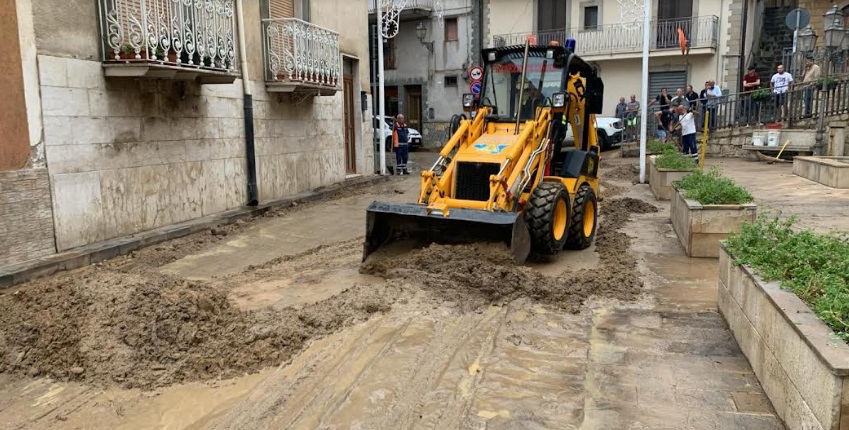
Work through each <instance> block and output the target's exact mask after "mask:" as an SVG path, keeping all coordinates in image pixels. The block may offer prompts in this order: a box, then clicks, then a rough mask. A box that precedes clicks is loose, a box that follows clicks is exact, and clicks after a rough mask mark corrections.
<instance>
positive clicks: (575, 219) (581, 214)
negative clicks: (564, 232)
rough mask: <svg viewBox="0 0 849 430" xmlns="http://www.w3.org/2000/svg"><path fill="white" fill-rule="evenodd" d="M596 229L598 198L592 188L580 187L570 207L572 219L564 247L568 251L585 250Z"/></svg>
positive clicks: (590, 242)
mask: <svg viewBox="0 0 849 430" xmlns="http://www.w3.org/2000/svg"><path fill="white" fill-rule="evenodd" d="M597 228H598V198H597V197H596V195H595V192H594V191H593V189H592V187H590V186H589V185H587V184H584V185H581V187H580V188H578V192H577V193H575V203H574V204H573V205H572V219H571V222H570V223H569V237H568V239H567V240H566V247H567V248H569V249H587V248H589V247H590V245H592V243H593V239H594V238H595V232H596V229H597Z"/></svg>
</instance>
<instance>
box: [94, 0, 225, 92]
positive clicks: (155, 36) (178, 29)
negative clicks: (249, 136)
mask: <svg viewBox="0 0 849 430" xmlns="http://www.w3.org/2000/svg"><path fill="white" fill-rule="evenodd" d="M98 11H99V14H100V16H99V21H100V34H101V43H102V49H101V52H102V53H103V55H102V61H103V68H104V74H105V75H106V76H120V77H134V78H157V79H176V80H197V81H199V82H200V83H202V84H229V83H232V82H233V81H234V80H235V79H236V78H237V77H238V76H239V68H238V67H239V66H238V61H237V60H236V18H235V9H234V4H233V0H218V1H214V2H212V1H204V0H99V1H98Z"/></svg>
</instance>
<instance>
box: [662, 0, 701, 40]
mask: <svg viewBox="0 0 849 430" xmlns="http://www.w3.org/2000/svg"><path fill="white" fill-rule="evenodd" d="M678 28H681V29H682V30H684V34H685V35H686V36H687V40H693V36H694V31H693V30H694V29H695V28H694V26H693V0H659V1H658V3H657V28H656V31H657V48H658V49H668V48H675V47H677V46H678Z"/></svg>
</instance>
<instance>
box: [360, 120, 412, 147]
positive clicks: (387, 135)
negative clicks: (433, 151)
mask: <svg viewBox="0 0 849 430" xmlns="http://www.w3.org/2000/svg"><path fill="white" fill-rule="evenodd" d="M394 124H395V118H393V117H391V116H385V117H383V139H384V140H385V141H386V148H387V149H391V148H392V126H393V125H394ZM372 126H373V127H374V128H377V117H376V116H375V117H374V123H373V125H372ZM408 129H409V131H410V149H413V148H416V147H421V146H422V134H421V133H419V131H418V130H416V129H415V128H412V127H409V128H408Z"/></svg>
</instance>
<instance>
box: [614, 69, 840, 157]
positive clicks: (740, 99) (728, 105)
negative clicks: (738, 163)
mask: <svg viewBox="0 0 849 430" xmlns="http://www.w3.org/2000/svg"><path fill="white" fill-rule="evenodd" d="M821 103H825V106H821ZM693 107H694V109H695V112H696V113H697V115H696V127H697V129H698V130H699V132H701V131H702V129H703V126H704V119H705V115H706V114H707V113H710V117H708V130H709V131H714V130H721V129H727V128H732V127H743V126H761V125H764V124H768V123H774V122H784V123H787V126H788V127H792V126H793V124H794V123H799V122H801V121H806V120H812V119H815V118H817V116H818V115H819V114H820V109H821V108H822V107H824V108H825V110H824V112H825V116H826V117H830V116H835V115H840V114H847V113H849V76H847V75H841V76H835V77H834V81H833V82H830V83H829V84H827V85H825V87H824V88H823V85H822V84H821V83H816V82H812V83H808V84H799V85H797V86H795V87H793V88H792V89H790V90H788V91H787V92H786V93H785V94H784V95H783V96H781V97H779V96H778V95H776V94H773V93H772V92H771V91H770V90H768V89H767V90H765V91H764V90H760V91H748V92H741V93H734V94H727V95H723V96H722V97H716V98H714V99H710V100H703V99H699V100H697V101H696V102H695V104H694V106H693ZM779 108H783V109H779ZM657 110H658V109H657V108H649V112H648V115H647V118H648V120H647V122H648V125H647V131H648V136H649V139H654V138H655V136H656V135H657V131H656V130H657V120H656V117H655V113H656V112H657ZM636 116H637V121H635V122H634V124H633V125H632V126H630V127H629V126H628V124H629V123H628V121H627V120H623V124H624V125H625V130H624V132H623V133H622V136H621V137H620V139H618V141H621V142H629V141H636V140H637V139H638V138H639V133H640V126H639V111H637V113H636Z"/></svg>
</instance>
